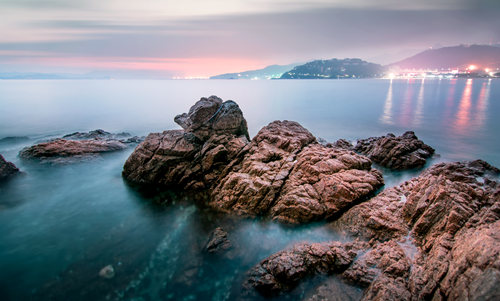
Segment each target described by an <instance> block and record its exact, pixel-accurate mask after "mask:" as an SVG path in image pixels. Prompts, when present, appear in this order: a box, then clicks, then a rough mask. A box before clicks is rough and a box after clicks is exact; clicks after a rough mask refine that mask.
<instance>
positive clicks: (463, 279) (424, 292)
mask: <svg viewBox="0 0 500 301" xmlns="http://www.w3.org/2000/svg"><path fill="white" fill-rule="evenodd" d="M499 174H500V171H499V170H498V169H496V168H494V167H492V166H490V165H489V164H488V163H486V162H484V161H480V160H478V161H473V162H457V163H441V164H437V165H434V166H433V167H431V168H430V169H429V170H427V171H425V172H424V173H422V175H420V176H419V177H417V178H415V179H412V180H410V181H407V182H405V183H403V184H401V185H400V186H398V187H393V188H390V189H387V190H386V191H384V192H383V193H381V194H379V195H378V196H376V197H374V198H372V199H371V200H369V201H366V202H364V203H362V204H359V205H356V206H354V207H353V208H351V209H350V210H348V211H347V212H346V213H344V214H343V215H342V217H340V218H339V219H338V220H336V221H334V222H333V223H332V227H334V228H336V229H337V230H339V231H344V232H345V233H344V234H345V235H346V236H347V237H349V236H353V237H354V238H355V239H356V243H355V244H356V246H357V247H356V248H355V249H353V251H355V252H357V257H356V258H355V259H354V260H353V261H352V263H351V264H349V266H348V267H346V268H345V270H342V271H338V272H335V273H339V276H341V277H343V278H344V279H346V280H347V281H350V282H351V283H353V284H355V285H359V286H361V287H365V291H364V295H363V300H446V299H450V300H495V299H497V298H498V297H499V296H500V289H499V288H498V285H495V283H496V284H498V280H499V279H500V278H499V275H500V234H499V231H498V230H499V229H500V183H499V181H498V179H499ZM330 244H332V243H331V242H328V243H321V245H324V246H328V245H330ZM300 246H302V245H299V247H300ZM278 254H281V255H278ZM283 254H289V253H287V251H282V252H280V253H277V255H273V256H271V257H269V259H272V261H273V262H275V260H274V258H275V257H277V256H278V257H279V256H282V255H283ZM288 256H289V257H290V256H291V255H288ZM290 260H291V259H286V260H285V259H283V260H281V261H279V262H278V263H277V267H274V269H275V270H279V269H287V268H288V266H289V262H290ZM263 262H267V261H266V260H264V261H263ZM262 266H263V264H262V263H261V264H260V265H258V266H257V267H256V268H254V269H253V270H252V271H251V272H250V273H249V279H253V278H254V274H255V270H256V269H257V270H258V269H261V268H262ZM268 278H269V276H268ZM254 282H255V281H254ZM253 286H254V287H256V288H257V286H258V285H256V284H253ZM273 287H276V290H286V289H287V288H286V287H279V286H273Z"/></svg>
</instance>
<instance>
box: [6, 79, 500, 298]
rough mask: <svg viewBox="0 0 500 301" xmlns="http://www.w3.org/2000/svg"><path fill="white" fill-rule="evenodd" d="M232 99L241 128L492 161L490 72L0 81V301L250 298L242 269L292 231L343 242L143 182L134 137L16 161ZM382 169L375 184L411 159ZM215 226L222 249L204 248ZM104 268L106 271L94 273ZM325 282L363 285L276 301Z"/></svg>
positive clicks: (145, 128) (328, 231)
mask: <svg viewBox="0 0 500 301" xmlns="http://www.w3.org/2000/svg"><path fill="white" fill-rule="evenodd" d="M210 95H217V96H219V97H221V98H222V99H224V100H229V99H231V100H234V101H236V102H237V103H238V104H239V106H240V108H241V109H242V111H243V114H244V117H245V118H246V120H247V122H248V127H249V132H250V136H251V137H253V136H255V135H256V134H257V132H258V131H259V130H260V129H261V128H262V127H263V126H265V125H267V124H268V123H270V122H272V121H274V120H293V121H297V122H299V123H300V124H302V125H303V126H304V127H305V128H307V129H308V130H309V131H310V132H311V133H313V134H314V135H315V136H316V137H318V138H321V139H323V140H324V141H328V142H333V141H335V140H337V139H340V138H344V139H347V140H349V141H352V142H353V143H355V142H356V140H358V139H362V138H367V137H373V136H382V135H385V134H387V133H394V134H395V135H400V134H402V133H404V132H405V131H408V130H411V131H414V132H415V133H416V135H417V136H418V137H419V138H420V139H421V140H423V141H424V142H425V143H427V144H429V145H431V146H432V147H434V148H435V149H436V154H437V155H436V156H434V157H433V158H432V159H431V160H429V162H428V164H427V166H426V167H428V166H430V165H432V164H436V163H438V162H451V161H462V160H475V159H483V160H486V161H487V162H489V163H490V164H492V165H495V166H497V167H500V134H499V133H500V79H392V80H389V79H354V80H255V81H252V80H3V81H1V80H0V154H2V155H3V156H4V157H5V159H7V160H8V161H11V162H13V163H14V164H16V165H17V166H18V167H19V168H20V169H21V170H22V172H23V174H22V175H20V176H17V177H14V178H13V179H11V180H9V181H6V182H4V183H0V300H137V301H139V300H144V301H146V300H214V301H215V300H235V299H237V300H258V299H262V298H263V297H261V296H260V295H258V294H256V293H255V292H253V291H252V290H248V289H246V288H245V279H246V277H247V272H248V270H249V269H251V268H252V267H253V266H255V265H256V264H258V263H259V262H260V261H261V260H263V259H265V258H266V257H267V256H269V255H271V254H273V253H275V252H277V251H279V250H282V249H284V248H287V247H291V246H292V245H294V244H296V243H299V242H322V241H331V240H339V241H349V240H351V239H352V238H351V237H348V236H346V235H345V234H343V233H340V232H339V231H338V230H336V229H333V228H332V227H330V226H329V225H328V224H327V223H313V224H308V225H303V226H296V227H291V226H286V225H281V224H278V223H275V222H273V221H270V220H268V219H266V218H257V219H249V218H243V217H236V216H231V215H227V214H220V213H216V212H212V211H211V210H209V209H207V208H205V207H204V206H203V204H200V203H199V202H198V203H197V202H195V201H193V200H191V199H189V197H187V196H182V195H179V194H178V193H174V192H169V191H162V192H161V193H156V194H152V193H144V192H141V191H139V190H137V189H136V188H134V187H130V186H129V185H127V183H126V182H125V181H124V180H123V179H122V176H121V171H122V168H123V164H124V162H125V160H126V159H127V157H128V156H129V155H130V154H131V152H132V151H133V149H134V146H132V147H130V148H127V149H125V150H123V151H118V152H114V153H109V154H105V155H102V156H97V157H95V158H92V159H89V160H82V161H79V162H75V163H72V164H40V163H38V162H27V161H23V160H22V159H20V158H19V157H18V153H19V151H20V150H21V149H23V148H24V147H27V146H30V145H33V144H35V143H38V142H41V141H46V140H48V139H52V138H55V137H61V136H63V135H65V134H69V133H73V132H76V131H89V130H94V129H104V130H106V131H108V132H128V133H130V134H132V135H138V136H144V135H147V134H148V133H151V132H161V131H164V130H169V129H178V128H179V126H178V125H177V124H175V123H174V117H175V116H176V115H177V114H181V113H183V112H187V111H188V110H189V108H190V106H192V105H193V104H194V103H195V102H196V101H197V100H199V99H200V98H201V97H206V96H210ZM375 167H376V168H378V169H380V170H381V171H382V172H383V174H384V180H385V183H386V185H385V187H391V186H394V185H398V184H400V183H402V182H404V181H406V180H408V179H410V178H412V177H415V176H417V175H418V174H419V173H420V172H422V169H418V170H410V171H404V172H391V171H389V170H387V169H384V168H382V167H380V166H376V165H375ZM217 227H222V228H223V229H224V230H226V231H227V232H228V233H229V234H228V237H229V239H230V241H231V243H232V246H233V247H232V249H231V250H230V251H229V252H227V253H224V254H209V253H207V252H205V251H204V246H205V244H206V242H207V240H208V238H209V235H210V233H211V232H212V231H213V230H214V229H215V228H217ZM108 265H112V266H113V269H114V277H113V278H111V279H106V278H103V277H101V276H99V271H100V270H101V269H102V268H103V267H105V266H108ZM325 283H328V284H329V285H328V287H329V288H330V289H336V290H337V291H338V292H337V293H338V294H339V295H338V296H339V298H340V299H339V300H356V299H359V298H360V297H361V296H362V293H363V289H362V288H360V287H355V286H352V285H351V284H349V283H345V282H344V281H343V280H342V279H340V278H337V277H336V276H335V275H332V276H329V277H327V276H318V277H312V278H309V279H307V280H306V281H304V282H303V283H301V284H300V285H299V286H298V287H297V288H295V289H294V290H293V291H291V292H290V293H288V294H285V295H281V296H277V297H275V299H279V300H304V299H308V298H311V297H312V296H314V294H316V293H317V292H318V290H321V287H322V286H324V284H325Z"/></svg>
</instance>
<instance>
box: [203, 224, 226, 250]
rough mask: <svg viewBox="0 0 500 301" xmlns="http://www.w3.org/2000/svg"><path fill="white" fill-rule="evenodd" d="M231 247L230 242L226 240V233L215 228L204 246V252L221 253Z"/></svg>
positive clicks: (219, 228)
mask: <svg viewBox="0 0 500 301" xmlns="http://www.w3.org/2000/svg"><path fill="white" fill-rule="evenodd" d="M231 247H232V244H231V242H230V241H229V239H228V238H227V232H226V231H224V229H222V228H221V227H217V228H215V230H214V231H212V233H210V237H209V238H208V241H207V243H206V245H205V248H204V250H205V251H206V252H208V253H221V252H224V251H226V250H228V249H230V248H231Z"/></svg>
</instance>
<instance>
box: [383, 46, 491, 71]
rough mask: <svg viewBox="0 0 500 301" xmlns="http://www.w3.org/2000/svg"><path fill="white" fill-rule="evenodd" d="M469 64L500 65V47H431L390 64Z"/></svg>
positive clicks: (429, 66) (438, 66)
mask: <svg viewBox="0 0 500 301" xmlns="http://www.w3.org/2000/svg"><path fill="white" fill-rule="evenodd" d="M469 65H477V66H479V67H495V68H498V67H500V47H495V46H488V45H471V46H464V45H460V46H453V47H443V48H438V49H429V50H425V51H423V52H420V53H418V54H416V55H414V56H412V57H409V58H407V59H404V60H402V61H399V62H396V63H393V64H391V65H389V66H390V67H399V68H402V69H447V68H457V67H462V68H463V67H466V66H469Z"/></svg>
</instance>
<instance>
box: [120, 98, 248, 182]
mask: <svg viewBox="0 0 500 301" xmlns="http://www.w3.org/2000/svg"><path fill="white" fill-rule="evenodd" d="M176 122H177V123H179V124H180V125H181V126H182V127H183V128H185V130H170V131H165V132H163V133H152V134H149V135H148V136H147V137H146V139H145V140H144V142H142V143H141V144H140V145H139V146H138V147H137V148H136V149H135V151H134V152H133V153H132V154H131V155H130V157H129V158H128V159H127V161H126V162H125V165H124V167H123V176H124V177H125V178H126V179H127V180H128V181H129V182H132V183H136V184H148V185H161V186H165V187H175V188H178V189H181V190H186V189H191V190H202V189H207V188H209V187H210V186H211V185H212V184H213V183H214V182H216V181H217V179H218V178H219V176H220V173H221V172H222V170H223V169H224V168H225V167H226V165H227V164H228V163H229V162H230V161H231V160H232V159H234V158H235V157H236V155H238V153H239V152H240V151H241V150H242V149H243V148H244V147H245V145H247V144H248V142H249V141H248V131H247V127H246V121H245V119H244V118H243V113H242V112H241V110H240V109H239V107H238V105H237V104H236V103H235V102H233V101H226V102H224V103H222V100H221V99H220V98H217V97H215V96H212V97H210V98H202V99H201V100H200V101H198V102H197V103H196V104H195V105H194V106H193V107H191V109H190V110H189V113H188V114H183V115H179V116H177V117H176Z"/></svg>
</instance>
